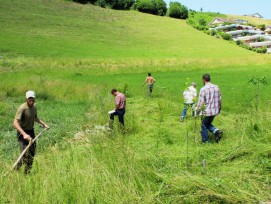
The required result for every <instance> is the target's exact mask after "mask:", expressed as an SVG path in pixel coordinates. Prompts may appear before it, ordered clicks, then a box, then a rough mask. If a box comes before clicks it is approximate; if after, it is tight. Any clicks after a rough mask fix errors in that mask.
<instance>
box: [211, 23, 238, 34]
mask: <svg viewBox="0 0 271 204" xmlns="http://www.w3.org/2000/svg"><path fill="white" fill-rule="evenodd" d="M237 27H238V25H236V24H231V25H224V26H222V25H221V26H217V27H215V28H211V30H212V29H214V30H222V31H224V32H225V31H230V30H232V29H236V28H237Z"/></svg>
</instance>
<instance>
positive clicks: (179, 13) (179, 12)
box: [169, 2, 188, 19]
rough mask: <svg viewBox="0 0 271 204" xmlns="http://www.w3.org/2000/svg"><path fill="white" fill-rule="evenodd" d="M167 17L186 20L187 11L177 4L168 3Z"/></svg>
mask: <svg viewBox="0 0 271 204" xmlns="http://www.w3.org/2000/svg"><path fill="white" fill-rule="evenodd" d="M169 16H170V17H172V18H179V19H186V18H188V9H187V8H186V6H184V5H182V4H181V3H179V2H170V3H169Z"/></svg>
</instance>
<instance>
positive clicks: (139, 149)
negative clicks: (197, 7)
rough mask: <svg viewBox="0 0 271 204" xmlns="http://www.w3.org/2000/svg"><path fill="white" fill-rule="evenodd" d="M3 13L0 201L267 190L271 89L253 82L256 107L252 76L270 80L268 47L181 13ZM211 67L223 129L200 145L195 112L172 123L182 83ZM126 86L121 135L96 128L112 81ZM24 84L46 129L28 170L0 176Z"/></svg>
mask: <svg viewBox="0 0 271 204" xmlns="http://www.w3.org/2000/svg"><path fill="white" fill-rule="evenodd" d="M0 17H1V18H0V26H1V29H2V31H3V32H0V53H1V54H0V55H1V56H3V57H2V58H1V59H0V75H1V81H0V98H1V101H0V121H1V129H0V141H1V145H0V177H1V178H0V186H1V188H0V203H258V202H260V201H263V202H264V201H270V200H271V196H270V193H269V192H270V191H271V187H270V186H271V185H270V171H271V148H270V145H269V144H270V142H271V132H270V129H269V122H268V120H269V118H270V114H271V110H270V102H271V100H270V97H269V87H268V86H262V87H260V104H259V112H256V111H255V87H254V86H252V85H249V84H248V80H249V79H250V78H252V77H262V76H266V77H267V79H268V80H269V79H270V78H271V74H270V72H269V69H270V65H271V57H270V55H262V54H256V53H253V52H249V51H247V50H245V49H242V48H239V47H237V46H236V45H234V44H231V43H229V42H226V41H223V40H218V39H215V38H212V37H210V36H208V35H206V34H204V33H202V32H200V31H197V30H195V29H193V28H192V27H190V26H188V25H187V24H186V23H185V21H181V20H176V19H170V18H167V17H157V16H152V15H147V14H141V13H137V12H135V11H114V10H109V9H102V8H99V7H94V6H90V5H86V6H83V5H78V4H74V3H71V2H67V1H60V0H57V1H50V0H43V1H41V0H38V1H32V0H26V1H19V0H14V1H4V0H0ZM148 71H151V72H152V73H153V76H154V77H155V78H156V80H157V83H156V86H155V88H154V96H153V97H152V98H150V97H148V96H147V94H146V87H142V83H143V81H144V79H145V77H146V74H147V72H148ZM207 72H208V73H210V74H211V77H212V81H213V82H214V83H215V84H218V85H219V86H220V88H221V91H222V97H223V111H222V113H221V115H219V116H218V117H217V118H216V119H215V125H217V126H218V127H219V128H221V129H222V130H223V131H224V132H225V134H224V137H223V139H222V140H221V142H220V143H219V144H216V143H214V141H213V137H212V136H211V137H210V138H211V143H210V144H207V145H202V144H201V138H200V134H199V131H200V119H199V118H196V119H194V118H191V117H190V113H188V118H187V120H185V122H184V123H180V122H179V115H180V113H181V111H182V108H183V105H182V104H183V99H182V91H183V90H184V89H185V88H186V82H191V81H195V82H197V84H198V86H197V88H198V90H199V89H200V87H201V86H202V82H201V76H202V74H204V73H207ZM125 84H127V87H128V98H127V113H126V115H125V117H126V130H125V135H122V134H121V133H120V132H118V129H117V127H116V128H115V131H114V132H113V133H109V132H107V131H104V130H102V129H99V127H97V126H103V125H105V124H107V122H108V114H107V112H108V111H109V110H111V109H112V108H113V103H114V98H113V97H112V96H111V95H110V94H109V91H110V90H111V89H112V88H113V87H115V88H117V89H120V90H122V89H123V87H124V86H125ZM162 87H165V88H162ZM28 89H33V90H35V91H36V92H37V107H38V112H39V117H40V118H42V119H43V120H44V121H46V122H47V123H48V125H49V126H50V127H51V129H50V130H48V131H47V132H46V133H45V134H44V136H42V138H41V139H40V140H39V143H38V153H37V156H36V158H35V163H34V167H33V171H32V173H31V174H30V175H29V176H27V177H25V176H24V175H23V172H21V171H19V172H13V173H12V174H10V175H9V176H8V177H5V176H4V174H5V173H6V172H7V171H8V170H9V168H10V167H11V166H12V163H13V162H14V161H15V160H16V158H17V156H18V144H17V141H16V136H15V131H14V129H13V127H12V121H13V117H14V114H15V112H16V109H17V108H18V106H19V105H20V104H21V103H22V102H23V101H24V100H25V99H24V93H25V91H26V90H28ZM39 131H41V128H39V127H38V126H37V127H36V133H38V132H39ZM78 132H80V133H81V137H77V138H75V137H74V135H75V134H76V133H78ZM205 163H206V165H204V164H205Z"/></svg>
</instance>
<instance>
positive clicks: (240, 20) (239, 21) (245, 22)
mask: <svg viewBox="0 0 271 204" xmlns="http://www.w3.org/2000/svg"><path fill="white" fill-rule="evenodd" d="M234 21H235V23H238V24H243V25H245V24H248V21H247V20H243V19H236V20H234Z"/></svg>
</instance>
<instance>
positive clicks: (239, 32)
mask: <svg viewBox="0 0 271 204" xmlns="http://www.w3.org/2000/svg"><path fill="white" fill-rule="evenodd" d="M226 33H228V34H230V35H232V37H233V38H237V37H241V36H243V35H244V34H246V35H264V31H257V30H234V31H228V32H226Z"/></svg>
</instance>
